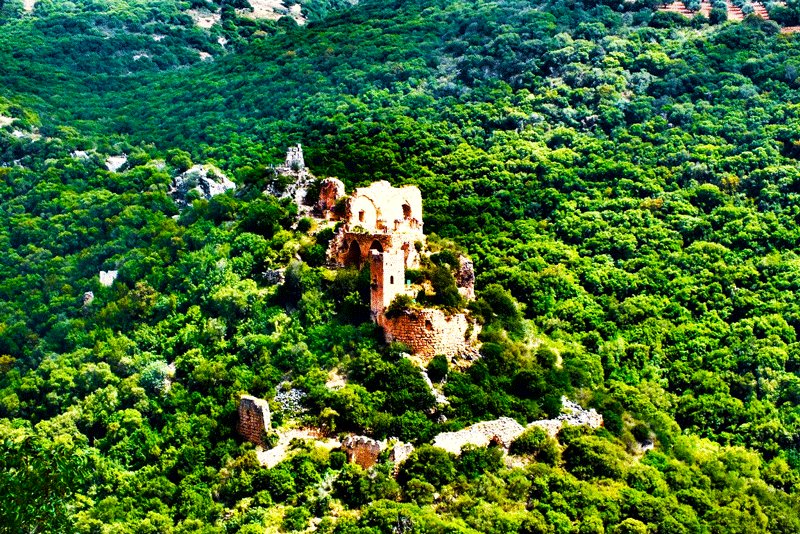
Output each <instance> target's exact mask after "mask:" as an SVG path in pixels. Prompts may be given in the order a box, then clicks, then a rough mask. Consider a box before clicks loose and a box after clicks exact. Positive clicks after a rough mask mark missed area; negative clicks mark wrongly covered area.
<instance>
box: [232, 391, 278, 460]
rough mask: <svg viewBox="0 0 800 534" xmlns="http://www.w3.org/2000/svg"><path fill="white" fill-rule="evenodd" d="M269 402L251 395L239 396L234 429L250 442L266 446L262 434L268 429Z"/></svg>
mask: <svg viewBox="0 0 800 534" xmlns="http://www.w3.org/2000/svg"><path fill="white" fill-rule="evenodd" d="M270 425H271V423H270V411H269V404H268V403H267V401H265V400H264V399H259V398H256V397H253V396H251V395H242V396H241V397H240V398H239V424H238V425H237V426H236V431H237V432H239V434H240V435H241V436H242V437H243V438H244V439H246V440H247V441H249V442H251V443H255V444H256V445H261V446H262V447H264V446H266V444H265V443H264V436H265V434H266V433H267V432H269V430H270Z"/></svg>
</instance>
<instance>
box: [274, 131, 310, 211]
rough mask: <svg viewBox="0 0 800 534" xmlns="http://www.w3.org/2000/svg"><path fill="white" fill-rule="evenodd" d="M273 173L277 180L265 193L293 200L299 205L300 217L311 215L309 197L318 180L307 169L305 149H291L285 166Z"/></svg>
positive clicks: (287, 154)
mask: <svg viewBox="0 0 800 534" xmlns="http://www.w3.org/2000/svg"><path fill="white" fill-rule="evenodd" d="M273 171H274V173H275V179H274V180H273V182H272V183H271V184H270V185H269V186H268V187H267V189H266V191H265V192H266V193H268V194H270V195H272V196H276V197H278V198H291V199H292V200H293V201H294V203H295V204H296V205H297V209H298V213H299V214H300V215H302V216H306V215H311V213H312V208H313V206H311V205H310V204H309V202H308V201H307V197H308V191H309V189H311V187H312V185H313V184H314V182H315V181H316V178H315V177H314V175H313V174H311V173H310V172H309V171H308V169H307V168H306V162H305V159H304V158H303V147H302V146H300V145H296V146H293V147H289V149H288V150H287V151H286V159H284V161H283V165H278V166H277V167H274V168H273ZM286 178H288V179H289V182H287V181H286Z"/></svg>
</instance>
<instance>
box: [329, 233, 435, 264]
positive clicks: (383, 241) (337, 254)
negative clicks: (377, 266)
mask: <svg viewBox="0 0 800 534" xmlns="http://www.w3.org/2000/svg"><path fill="white" fill-rule="evenodd" d="M414 237H416V236H414V235H408V234H390V233H385V234H384V233H375V234H367V233H363V232H348V231H345V230H340V231H339V233H337V234H336V235H335V236H334V238H333V239H332V240H331V242H330V244H329V245H328V259H329V260H330V261H331V262H332V263H334V264H336V265H340V266H342V267H356V268H357V269H360V268H361V267H362V266H363V265H365V264H367V263H368V262H369V261H370V251H371V250H378V251H381V252H383V251H397V250H401V251H403V259H404V263H405V267H406V268H407V269H418V268H419V263H420V256H419V252H418V251H417V248H416V246H415V242H416V241H419V239H418V238H417V239H414ZM423 237H424V236H423ZM353 243H355V245H353Z"/></svg>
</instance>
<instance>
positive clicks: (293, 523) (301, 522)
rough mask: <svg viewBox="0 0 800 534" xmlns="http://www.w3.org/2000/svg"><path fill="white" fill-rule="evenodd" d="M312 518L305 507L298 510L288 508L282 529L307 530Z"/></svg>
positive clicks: (299, 507)
mask: <svg viewBox="0 0 800 534" xmlns="http://www.w3.org/2000/svg"><path fill="white" fill-rule="evenodd" d="M310 518H311V512H309V511H308V509H306V508H305V507H304V506H298V507H297V508H294V507H291V506H290V507H288V508H287V509H286V513H285V514H284V515H283V522H282V523H281V528H283V530H288V531H297V530H305V529H306V527H307V526H308V520H309V519H310Z"/></svg>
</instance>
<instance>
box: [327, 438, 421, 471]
mask: <svg viewBox="0 0 800 534" xmlns="http://www.w3.org/2000/svg"><path fill="white" fill-rule="evenodd" d="M389 441H390V442H391V441H392V439H390V440H389ZM387 449H388V450H389V461H390V462H393V463H395V464H399V463H401V462H404V461H405V460H406V458H408V457H409V456H410V455H411V453H412V452H414V446H413V445H411V444H410V443H403V442H402V441H395V442H394V443H392V444H391V445H390V444H389V443H387V442H386V441H385V440H384V441H377V440H374V439H372V438H368V437H366V436H352V435H351V436H347V437H346V438H344V440H343V441H342V450H344V453H345V454H346V455H347V461H348V462H350V463H354V464H358V465H359V466H361V467H362V468H364V469H369V468H370V467H372V466H374V465H375V464H377V463H378V457H379V456H380V454H381V453H382V452H383V451H385V450H387Z"/></svg>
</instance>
